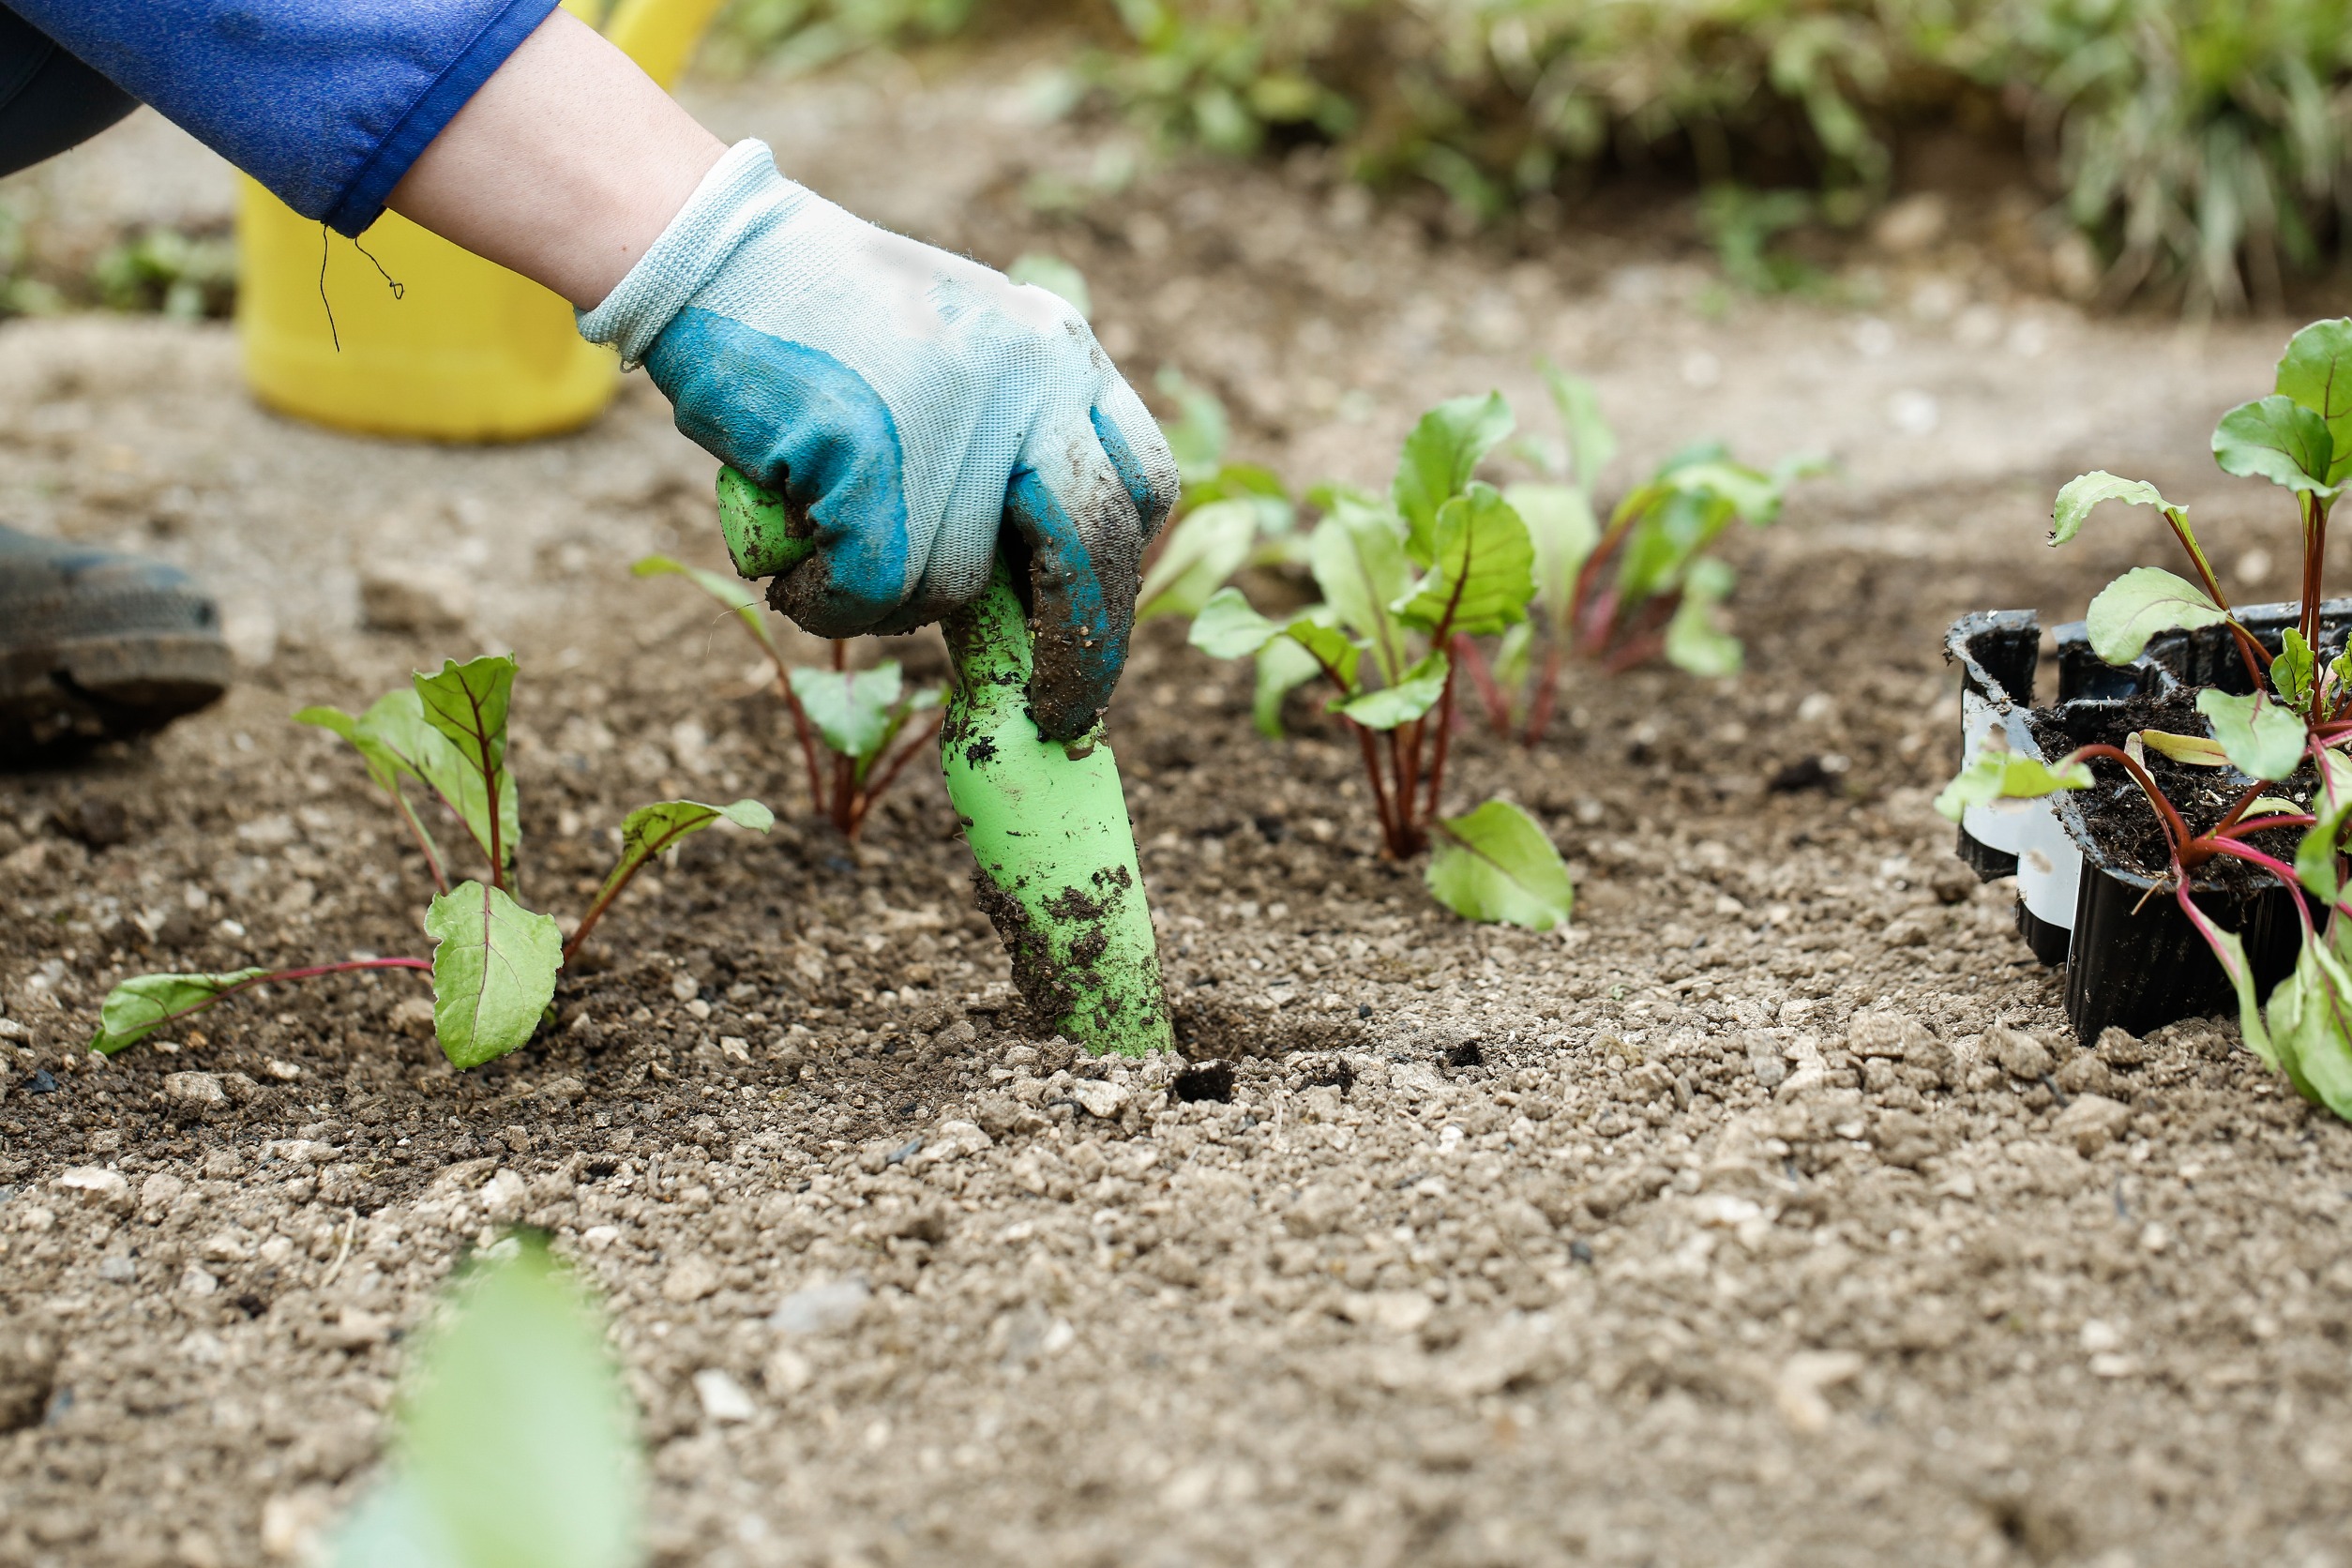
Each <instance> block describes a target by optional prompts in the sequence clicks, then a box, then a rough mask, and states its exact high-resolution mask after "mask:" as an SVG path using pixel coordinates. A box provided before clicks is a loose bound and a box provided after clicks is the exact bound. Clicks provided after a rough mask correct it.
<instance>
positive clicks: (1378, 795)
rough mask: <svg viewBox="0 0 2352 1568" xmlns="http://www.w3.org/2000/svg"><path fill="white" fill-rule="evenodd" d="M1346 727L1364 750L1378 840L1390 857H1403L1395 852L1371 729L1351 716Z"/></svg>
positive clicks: (1365, 773)
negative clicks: (1376, 817)
mask: <svg viewBox="0 0 2352 1568" xmlns="http://www.w3.org/2000/svg"><path fill="white" fill-rule="evenodd" d="M1348 728H1349V729H1350V730H1353V731H1355V732H1356V743H1357V745H1358V746H1361V747H1362V748H1363V750H1364V776H1366V777H1367V778H1369V779H1371V780H1372V808H1373V810H1374V811H1376V812H1377V813H1379V815H1380V842H1381V844H1382V845H1384V846H1385V847H1386V848H1387V850H1388V852H1389V856H1390V858H1391V859H1396V860H1401V859H1403V858H1404V857H1403V856H1402V855H1399V854H1397V852H1396V824H1395V821H1394V820H1393V819H1392V818H1391V817H1390V815H1389V808H1388V787H1387V785H1385V784H1383V783H1382V782H1381V781H1380V751H1379V749H1378V747H1376V746H1374V745H1373V741H1372V731H1369V730H1367V729H1365V728H1364V726H1363V725H1361V724H1358V723H1357V722H1356V721H1355V720H1354V719H1352V718H1350V719H1349V720H1348Z"/></svg>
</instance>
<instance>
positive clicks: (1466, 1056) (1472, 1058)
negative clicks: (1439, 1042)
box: [1445, 1040, 1486, 1067]
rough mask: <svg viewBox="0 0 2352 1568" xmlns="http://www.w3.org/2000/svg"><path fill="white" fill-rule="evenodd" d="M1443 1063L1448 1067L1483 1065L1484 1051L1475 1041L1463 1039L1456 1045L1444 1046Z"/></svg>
mask: <svg viewBox="0 0 2352 1568" xmlns="http://www.w3.org/2000/svg"><path fill="white" fill-rule="evenodd" d="M1445 1064H1446V1065H1447V1066H1449V1067H1483V1066H1485V1064H1486V1053H1485V1051H1483V1050H1481V1049H1480V1048H1479V1046H1478V1042H1477V1041H1475V1040H1465V1041H1463V1042H1462V1043H1461V1044H1460V1045H1458V1046H1448V1047H1446V1048H1445Z"/></svg>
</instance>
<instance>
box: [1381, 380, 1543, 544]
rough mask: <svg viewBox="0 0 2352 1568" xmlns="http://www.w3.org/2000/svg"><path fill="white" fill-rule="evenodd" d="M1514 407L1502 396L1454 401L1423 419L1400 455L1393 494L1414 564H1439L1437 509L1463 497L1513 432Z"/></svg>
mask: <svg viewBox="0 0 2352 1568" xmlns="http://www.w3.org/2000/svg"><path fill="white" fill-rule="evenodd" d="M1513 423H1514V421H1513V419H1512V416H1511V405H1510V404H1509V403H1507V402H1504V401H1503V400H1502V394H1501V393H1500V392H1489V393H1487V394H1486V395H1485V397H1483V398H1479V397H1470V398H1453V399H1449V400H1446V401H1444V402H1442V403H1440V404H1439V405H1438V406H1437V407H1435V408H1433V409H1431V410H1430V411H1429V412H1428V413H1426V414H1425V415H1422V416H1421V420H1420V422H1419V423H1418V424H1416V425H1414V426H1413V430H1412V434H1410V435H1409V436H1407V437H1406V438H1405V449H1404V450H1403V451H1402V452H1401V453H1399V454H1398V455H1397V459H1396V478H1395V482H1394V483H1393V484H1392V485H1391V487H1390V493H1391V494H1392V496H1394V498H1395V503H1396V512H1397V515H1398V516H1399V517H1401V518H1403V519H1404V520H1405V548H1406V551H1407V553H1408V554H1410V556H1411V557H1412V560H1413V564H1414V565H1419V566H1423V567H1426V566H1427V565H1429V564H1430V562H1431V561H1433V560H1435V559H1436V553H1437V548H1438V537H1437V530H1438V509H1439V508H1440V507H1441V506H1443V505H1445V504H1446V503H1447V502H1448V501H1451V500H1453V499H1454V498H1455V496H1457V495H1459V494H1461V493H1462V490H1463V487H1464V486H1466V485H1468V484H1469V483H1470V475H1471V474H1473V473H1475V472H1476V471H1477V468H1478V464H1479V461H1480V460H1482V459H1484V458H1485V456H1486V454H1487V453H1488V452H1490V451H1492V450H1494V448H1495V445H1496V444H1497V443H1499V442H1500V441H1501V440H1502V439H1503V437H1505V436H1507V435H1509V434H1510V433H1511V427H1512V425H1513Z"/></svg>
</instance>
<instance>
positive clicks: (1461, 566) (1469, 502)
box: [1390, 480, 1535, 637]
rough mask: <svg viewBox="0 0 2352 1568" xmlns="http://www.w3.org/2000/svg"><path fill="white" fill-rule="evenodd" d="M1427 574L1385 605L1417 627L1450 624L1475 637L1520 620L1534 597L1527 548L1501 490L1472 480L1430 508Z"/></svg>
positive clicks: (1531, 551) (1531, 554)
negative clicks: (1433, 511) (1433, 512)
mask: <svg viewBox="0 0 2352 1568" xmlns="http://www.w3.org/2000/svg"><path fill="white" fill-rule="evenodd" d="M1435 537H1436V546H1435V553H1434V555H1433V557H1432V560H1431V564H1430V567H1429V574H1428V576H1426V577H1425V578H1423V579H1422V580H1421V585H1420V587H1419V588H1417V589H1416V590H1414V592H1413V593H1412V595H1411V596H1410V597H1408V598H1404V599H1400V600H1399V601H1398V602H1397V603H1395V605H1393V606H1391V607H1390V608H1391V609H1392V610H1393V611H1395V614H1396V617H1397V619H1399V620H1401V621H1403V622H1404V623H1405V624H1406V625H1408V626H1417V627H1419V628H1421V629H1422V630H1424V631H1434V630H1435V629H1436V628H1438V627H1440V626H1450V627H1451V628H1452V629H1453V630H1454V631H1455V632H1456V633H1463V634H1467V635H1469V636H1471V637H1483V636H1485V635H1488V634H1490V633H1493V632H1499V631H1500V630H1501V629H1502V628H1503V627H1505V626H1512V625H1515V624H1516V623H1517V622H1520V621H1524V620H1526V619H1527V603H1528V600H1530V599H1531V598H1533V597H1534V596H1535V575H1534V569H1535V547H1534V545H1533V543H1532V542H1531V541H1530V539H1529V537H1528V530H1527V524H1526V523H1525V522H1523V521H1521V520H1520V519H1519V514H1518V513H1516V512H1515V511H1513V510H1512V509H1511V504H1510V503H1509V502H1508V501H1505V500H1504V499H1503V498H1502V492H1501V491H1500V490H1497V489H1495V487H1494V486H1492V485H1489V484H1485V483H1484V482H1482V481H1476V480H1473V481H1472V482H1471V483H1470V488H1469V489H1468V490H1465V491H1463V493H1461V494H1460V495H1457V496H1455V497H1454V499H1452V500H1451V501H1448V502H1447V503H1446V504H1445V505H1442V506H1440V507H1439V508H1438V517H1437V523H1436V528H1435Z"/></svg>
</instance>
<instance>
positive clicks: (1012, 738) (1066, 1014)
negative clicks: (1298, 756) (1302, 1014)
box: [940, 560, 1175, 1056]
mask: <svg viewBox="0 0 2352 1568" xmlns="http://www.w3.org/2000/svg"><path fill="white" fill-rule="evenodd" d="M942 629H943V630H944V631H945V632H946V634H947V645H948V650H949V652H950V653H951V654H952V655H953V656H954V657H955V660H956V675H957V687H956V692H955V695H953V696H952V697H950V698H949V699H948V701H947V720H946V723H945V724H944V725H943V726H942V729H941V731H940V762H941V765H942V768H943V769H944V771H945V773H946V776H947V793H948V798H949V799H950V800H952V801H954V802H955V806H956V811H957V815H958V816H960V817H961V818H962V819H963V823H964V832H965V836H966V837H968V838H969V839H970V841H971V844H972V856H973V858H974V859H976V860H977V861H978V862H979V887H980V901H981V905H982V907H983V908H984V909H986V910H987V912H988V918H989V919H990V920H991V921H993V922H994V923H995V925H996V929H997V934H998V935H999V936H1000V937H1002V938H1003V941H1004V946H1005V949H1006V951H1007V952H1009V953H1010V954H1011V955H1012V959H1013V982H1014V984H1015V985H1016V986H1018V987H1019V988H1020V992H1021V997H1022V1000H1024V1001H1026V1002H1027V1003H1029V1005H1030V1006H1031V1007H1032V1008H1033V1009H1034V1010H1035V1011H1036V1012H1037V1014H1038V1015H1039V1016H1040V1017H1042V1018H1050V1019H1052V1020H1053V1022H1054V1025H1055V1027H1056V1028H1058V1029H1060V1030H1061V1031H1062V1033H1064V1034H1066V1035H1068V1036H1069V1037H1070V1038H1071V1039H1073V1040H1075V1041H1077V1042H1078V1044H1079V1045H1081V1046H1083V1047H1085V1048H1087V1049H1088V1050H1091V1051H1095V1052H1102V1051H1117V1052H1120V1053H1121V1054H1123V1055H1128V1056H1141V1055H1143V1054H1145V1053H1146V1052H1149V1051H1153V1050H1166V1049H1172V1048H1174V1044H1175V1037H1174V1033H1173V1031H1172V1029H1171V1027H1170V1025H1169V1022H1168V1003H1167V999H1166V997H1165V996H1164V995H1163V994H1162V992H1161V989H1160V960H1159V949H1158V944H1157V942H1155V941H1154V939H1153V932H1152V912H1151V907H1150V905H1149V904H1148V903H1147V902H1146V901H1145V898H1144V893H1143V871H1142V867H1140V866H1139V865H1138V863H1137V860H1136V852H1135V832H1134V829H1133V828H1132V827H1131V826H1130V825H1129V823H1128V822H1127V802H1126V796H1125V794H1124V792H1123V791H1122V790H1121V788H1120V783H1119V767H1118V763H1117V762H1116V761H1114V760H1113V759H1112V757H1111V753H1110V747H1109V746H1106V745H1104V744H1102V743H1101V742H1100V741H1099V740H1096V741H1093V744H1092V745H1091V746H1089V745H1088V744H1087V743H1083V742H1081V743H1076V744H1071V745H1064V744H1063V743H1061V742H1059V741H1048V740H1046V739H1045V738H1044V737H1042V736H1041V735H1040V734H1039V733H1038V731H1037V726H1036V724H1035V722H1034V721H1033V720H1032V719H1031V717H1030V716H1029V706H1028V702H1027V700H1026V693H1027V691H1028V687H1029V673H1030V638H1029V627H1028V624H1027V622H1026V620H1025V619H1024V617H1023V616H1022V613H1021V606H1020V601H1019V599H1018V598H1017V597H1016V596H1014V593H1013V584H1012V579H1011V577H1010V575H1009V574H1008V572H1007V570H1006V568H1005V565H1004V563H1003V561H1001V560H1000V561H999V562H998V563H997V565H996V569H995V571H994V573H993V574H992V575H991V576H990V578H989V580H988V588H987V589H986V590H985V591H984V592H983V593H982V594H981V596H979V598H977V599H975V600H973V601H972V604H970V605H968V606H967V607H965V608H964V609H963V610H961V611H957V613H956V614H955V615H953V616H951V617H950V618H949V619H948V620H947V622H946V623H945V625H944V626H943V627H942Z"/></svg>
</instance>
